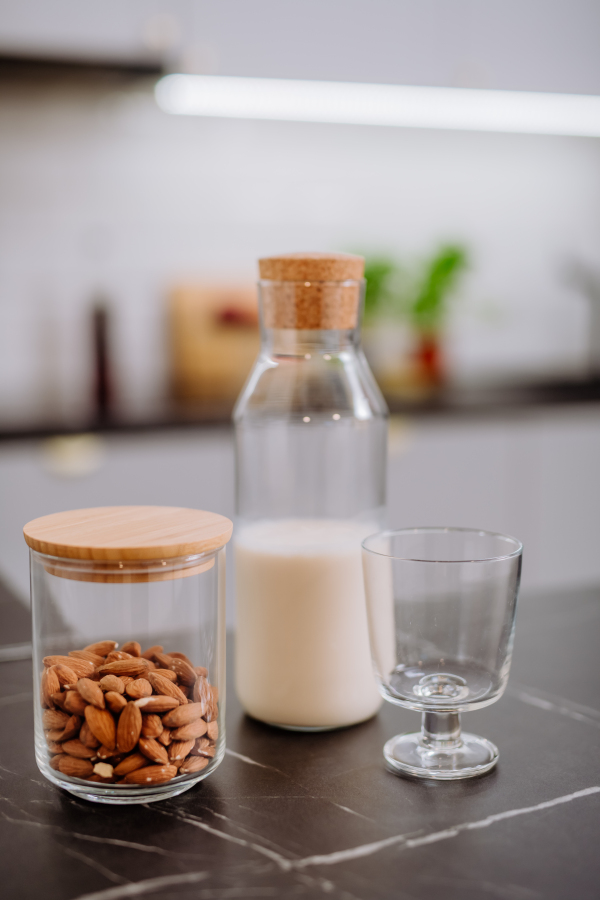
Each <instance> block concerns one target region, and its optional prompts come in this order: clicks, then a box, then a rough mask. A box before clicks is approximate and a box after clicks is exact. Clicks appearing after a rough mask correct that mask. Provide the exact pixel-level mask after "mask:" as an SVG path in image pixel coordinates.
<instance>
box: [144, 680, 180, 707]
mask: <svg viewBox="0 0 600 900" xmlns="http://www.w3.org/2000/svg"><path fill="white" fill-rule="evenodd" d="M147 678H148V681H149V682H150V684H151V685H152V687H153V688H154V690H155V691H156V693H157V694H164V695H165V696H166V697H173V698H174V699H175V700H177V701H178V703H184V704H185V703H187V697H186V696H185V694H184V693H183V691H182V690H181V688H179V687H177V685H176V684H173V682H172V681H169V679H168V678H165V677H164V676H163V675H157V673H156V672H148V675H147Z"/></svg>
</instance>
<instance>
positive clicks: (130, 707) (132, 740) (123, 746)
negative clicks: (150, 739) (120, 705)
mask: <svg viewBox="0 0 600 900" xmlns="http://www.w3.org/2000/svg"><path fill="white" fill-rule="evenodd" d="M147 699H150V698H147ZM137 702H138V703H139V702H140V701H139V700H138V701H137ZM109 715H110V713H109ZM141 732H142V714H141V712H140V711H139V709H138V707H137V706H136V704H135V702H134V701H133V700H130V701H129V703H128V704H127V706H126V707H125V709H124V710H123V711H122V713H121V715H120V716H119V725H118V728H117V747H118V750H119V753H129V751H130V750H133V748H134V747H135V745H136V744H137V742H138V740H139V737H140V734H141Z"/></svg>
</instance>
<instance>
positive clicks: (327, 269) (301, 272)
mask: <svg viewBox="0 0 600 900" xmlns="http://www.w3.org/2000/svg"><path fill="white" fill-rule="evenodd" d="M258 269H259V272H260V277H261V278H266V279H268V280H269V281H360V279H361V278H362V277H363V275H364V272H365V261H364V259H363V257H362V256H353V255H352V254H351V253H284V254H283V256H267V257H265V258H264V259H259V261H258Z"/></svg>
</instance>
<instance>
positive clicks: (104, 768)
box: [94, 762, 114, 778]
mask: <svg viewBox="0 0 600 900" xmlns="http://www.w3.org/2000/svg"><path fill="white" fill-rule="evenodd" d="M113 772H114V769H113V767H112V766H111V765H109V763H105V762H99V763H96V765H95V766H94V775H99V776H100V778H112V777H113Z"/></svg>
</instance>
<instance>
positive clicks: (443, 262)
mask: <svg viewBox="0 0 600 900" xmlns="http://www.w3.org/2000/svg"><path fill="white" fill-rule="evenodd" d="M467 266H468V257H467V253H466V251H465V250H464V248H462V247H459V246H457V245H447V246H443V247H441V248H440V249H439V250H438V251H437V253H435V254H434V255H433V256H432V257H431V259H430V260H428V262H427V263H426V264H425V267H424V272H423V276H422V278H421V279H420V283H419V285H418V288H417V291H416V295H415V297H414V298H413V301H412V303H411V304H410V307H409V310H408V313H409V319H410V321H411V323H412V326H413V328H414V329H415V331H418V332H420V333H421V334H436V333H437V332H439V331H440V329H441V327H442V325H443V324H444V320H445V318H446V315H447V312H448V299H449V298H450V296H451V294H452V293H453V292H454V291H455V290H456V287H457V285H458V282H459V279H460V277H461V275H462V274H463V273H464V272H465V270H466V269H467Z"/></svg>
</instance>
